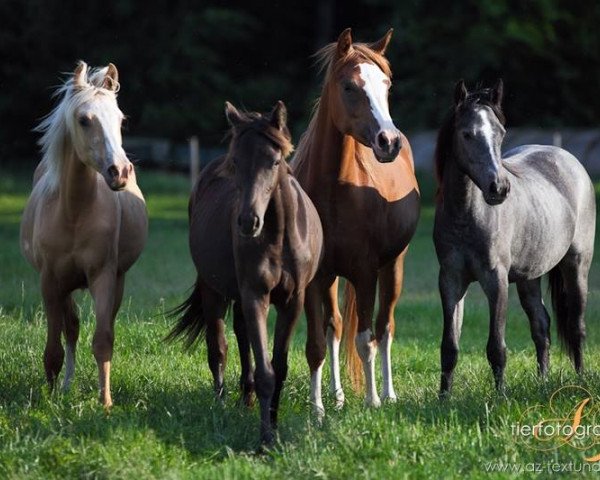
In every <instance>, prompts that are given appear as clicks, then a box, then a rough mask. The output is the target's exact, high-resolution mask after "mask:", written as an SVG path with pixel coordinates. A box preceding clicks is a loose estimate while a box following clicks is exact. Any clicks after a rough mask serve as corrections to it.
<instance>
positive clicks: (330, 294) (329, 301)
mask: <svg viewBox="0 0 600 480" xmlns="http://www.w3.org/2000/svg"><path fill="white" fill-rule="evenodd" d="M324 308H325V318H326V319H327V321H328V325H327V349H328V350H329V362H330V371H331V378H330V383H329V391H330V393H331V394H332V395H333V396H334V398H335V407H336V409H340V408H342V407H343V406H344V402H345V401H346V397H345V395H344V390H343V389H342V381H341V375H340V341H341V339H342V329H343V325H342V315H341V314H340V309H339V305H338V279H337V278H336V279H335V280H334V282H333V283H332V284H331V286H330V287H329V288H328V289H327V294H326V295H325V297H324Z"/></svg>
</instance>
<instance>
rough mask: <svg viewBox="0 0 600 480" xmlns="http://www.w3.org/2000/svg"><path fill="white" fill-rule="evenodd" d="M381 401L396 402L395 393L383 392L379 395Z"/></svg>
mask: <svg viewBox="0 0 600 480" xmlns="http://www.w3.org/2000/svg"><path fill="white" fill-rule="evenodd" d="M381 401H382V402H383V403H396V402H397V401H398V397H397V396H396V394H395V393H383V394H382V395H381Z"/></svg>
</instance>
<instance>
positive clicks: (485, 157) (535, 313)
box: [433, 80, 596, 397]
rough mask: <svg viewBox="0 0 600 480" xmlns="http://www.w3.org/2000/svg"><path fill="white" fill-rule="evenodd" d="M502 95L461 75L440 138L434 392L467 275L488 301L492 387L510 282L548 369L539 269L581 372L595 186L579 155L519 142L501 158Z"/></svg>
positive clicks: (452, 360) (451, 356)
mask: <svg viewBox="0 0 600 480" xmlns="http://www.w3.org/2000/svg"><path fill="white" fill-rule="evenodd" d="M502 93H503V84H502V81H501V80H499V81H498V83H497V84H496V85H495V86H494V87H493V88H484V89H479V90H476V91H472V92H468V91H467V89H466V87H465V84H464V82H463V81H462V80H461V81H460V82H458V84H457V85H456V89H455V95H454V97H455V98H454V106H453V108H452V109H451V111H450V114H449V115H448V117H447V119H446V121H445V122H444V124H443V126H442V128H441V129H440V132H439V135H438V142H437V148H436V154H435V163H436V174H437V178H438V195H437V202H436V212H435V225H434V233H433V238H434V243H435V249H436V253H437V256H438V260H439V263H440V272H439V289H440V295H441V299H442V309H443V315H444V331H443V338H442V344H441V367H442V374H441V385H440V396H442V397H444V396H446V395H447V394H449V393H450V390H451V388H452V377H453V372H454V368H455V367H456V363H457V360H458V342H459V339H460V333H461V327H462V320H463V312H464V299H465V293H466V291H467V288H468V286H469V284H470V283H472V282H475V281H478V282H479V283H480V284H481V287H482V288H483V291H484V292H485V295H486V296H487V299H488V303H489V310H490V329H489V337H488V342H487V358H488V361H489V362H490V365H491V367H492V372H493V375H494V380H495V383H496V388H497V389H498V390H500V391H502V390H503V388H504V367H505V365H506V344H505V342H504V332H505V327H506V309H507V302H508V285H509V283H512V282H514V283H516V284H517V291H518V294H519V300H520V301H521V305H522V307H523V310H525V313H526V314H527V317H528V318H529V322H530V326H531V336H532V339H533V341H534V343H535V347H536V353H537V362H538V371H539V373H540V374H541V375H542V376H545V375H546V373H547V371H548V351H549V346H550V317H549V315H548V312H547V311H546V308H545V307H544V303H543V300H542V291H541V277H542V276H543V275H544V274H546V273H549V282H550V290H551V296H552V304H553V307H554V312H555V317H556V322H557V331H558V336H559V337H560V339H561V341H562V344H563V347H564V348H565V350H566V352H567V353H568V355H569V356H570V358H571V360H572V361H573V364H574V366H575V370H576V371H577V372H578V373H580V372H581V371H582V369H583V358H582V347H583V341H584V339H585V320H584V313H585V307H586V298H587V291H588V272H589V269H590V264H591V261H592V255H593V250H594V233H595V223H596V203H595V195H594V187H593V185H592V182H591V180H590V177H589V176H588V174H587V172H586V171H585V169H584V168H583V166H582V165H581V164H580V163H579V161H578V160H577V159H576V158H575V157H574V156H573V155H571V154H570V153H568V152H567V151H565V150H562V149H560V148H557V147H552V146H542V145H524V146H521V147H518V148H515V149H512V150H510V151H509V152H506V153H505V155H504V156H502V155H501V153H500V146H501V144H502V140H503V138H504V134H505V129H504V124H505V118H504V114H503V113H502V105H501V104H502Z"/></svg>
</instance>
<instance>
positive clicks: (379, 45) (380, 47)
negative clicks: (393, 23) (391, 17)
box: [369, 28, 394, 55]
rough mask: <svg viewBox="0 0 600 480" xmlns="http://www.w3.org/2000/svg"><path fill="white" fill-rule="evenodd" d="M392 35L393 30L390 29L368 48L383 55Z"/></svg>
mask: <svg viewBox="0 0 600 480" xmlns="http://www.w3.org/2000/svg"><path fill="white" fill-rule="evenodd" d="M392 33H394V29H393V28H390V29H389V30H388V31H387V33H386V34H385V35H384V36H383V37H381V38H380V39H379V40H377V41H376V42H373V43H371V44H370V45H369V48H370V49H371V50H373V51H375V52H377V53H379V54H380V55H385V51H386V49H387V47H388V45H389V44H390V40H391V39H392Z"/></svg>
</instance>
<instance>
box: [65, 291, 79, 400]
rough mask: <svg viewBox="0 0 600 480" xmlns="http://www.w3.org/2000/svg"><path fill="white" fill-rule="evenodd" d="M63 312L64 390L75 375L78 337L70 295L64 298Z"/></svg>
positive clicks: (74, 307) (76, 317)
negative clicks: (64, 341) (64, 345)
mask: <svg viewBox="0 0 600 480" xmlns="http://www.w3.org/2000/svg"><path fill="white" fill-rule="evenodd" d="M64 312H65V314H64V335H65V340H66V347H67V348H66V358H65V359H66V362H65V378H64V381H63V386H62V389H63V391H64V392H66V391H68V390H69V388H70V387H71V383H72V382H73V377H74V375H75V352H76V348H77V340H78V339H79V318H78V316H77V312H76V305H75V302H74V301H73V298H72V297H71V296H70V295H69V296H68V297H67V298H66V300H65V306H64Z"/></svg>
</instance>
